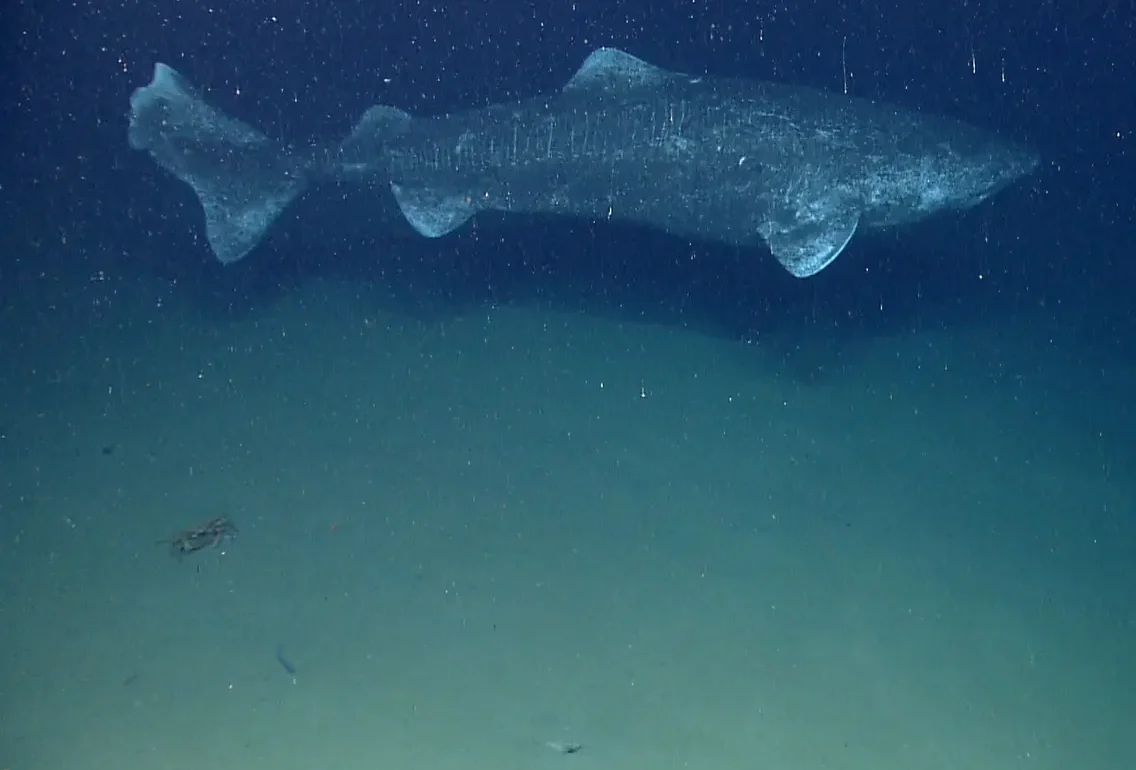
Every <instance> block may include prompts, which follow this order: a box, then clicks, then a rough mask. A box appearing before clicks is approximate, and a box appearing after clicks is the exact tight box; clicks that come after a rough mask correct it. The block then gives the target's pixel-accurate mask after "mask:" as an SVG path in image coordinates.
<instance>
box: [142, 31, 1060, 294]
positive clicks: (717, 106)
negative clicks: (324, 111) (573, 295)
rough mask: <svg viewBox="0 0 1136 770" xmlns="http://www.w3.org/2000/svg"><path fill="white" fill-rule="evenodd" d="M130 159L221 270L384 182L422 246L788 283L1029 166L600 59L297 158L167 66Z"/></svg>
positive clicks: (997, 153)
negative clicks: (504, 241) (537, 91)
mask: <svg viewBox="0 0 1136 770" xmlns="http://www.w3.org/2000/svg"><path fill="white" fill-rule="evenodd" d="M129 139H130V144H131V146H133V147H135V148H137V149H144V150H148V151H149V152H150V153H151V154H152V156H153V157H154V159H155V160H156V161H157V162H158V164H159V165H161V166H163V167H164V168H166V169H167V170H169V171H170V172H172V173H173V174H174V175H175V176H177V177H178V178H180V179H182V180H183V181H185V182H186V183H188V184H189V185H190V186H191V187H192V188H193V189H194V191H195V192H196V194H197V196H198V198H199V200H200V201H201V204H202V207H203V208H204V210H205V221H206V235H207V238H208V240H209V243H210V246H211V247H212V249H213V251H214V253H215V254H216V255H217V257H218V259H220V260H221V261H222V262H233V261H236V260H238V259H240V258H242V257H243V256H244V255H245V254H247V253H248V252H249V251H251V250H252V249H253V248H254V247H255V246H256V244H257V243H258V242H259V241H260V239H261V237H262V236H263V235H264V233H265V231H266V230H267V229H268V228H269V226H270V225H271V224H272V222H273V221H274V220H275V219H276V218H277V217H278V216H279V214H280V212H281V211H283V210H284V208H285V207H287V205H288V204H289V202H290V201H291V200H292V199H293V198H295V197H296V196H297V195H299V194H300V193H301V192H302V191H303V190H304V188H305V187H306V186H307V185H308V184H309V183H310V182H312V181H315V180H319V179H321V178H325V179H326V178H331V179H339V180H342V179H350V180H359V181H365V182H367V183H372V184H373V183H375V182H376V181H379V182H382V183H389V184H390V188H391V190H392V191H393V193H394V199H395V200H396V201H397V204H398V208H399V209H400V210H401V212H402V214H403V215H404V216H405V218H406V220H407V221H408V222H409V223H410V224H411V225H412V226H413V227H414V229H415V230H417V231H418V232H419V233H421V234H422V235H425V236H429V237H432V238H436V237H440V236H443V235H445V234H447V233H449V232H451V231H453V230H455V229H457V228H458V227H460V226H461V225H462V224H463V223H465V222H466V221H468V220H469V219H470V218H471V217H473V216H474V215H475V214H476V213H477V212H479V211H502V212H516V213H544V214H563V215H570V216H576V217H586V218H593V219H605V218H618V219H623V220H628V221H631V222H636V223H640V224H645V225H649V226H653V227H656V228H658V229H660V230H663V231H666V232H668V233H673V234H675V235H679V236H684V237H687V238H692V239H698V240H707V241H718V242H725V243H730V244H734V245H738V246H745V245H749V244H753V243H755V242H757V241H764V242H765V243H766V244H767V245H768V247H769V249H770V251H771V252H772V253H773V255H774V257H776V258H777V260H778V261H779V262H780V263H781V264H782V265H783V266H784V267H785V268H786V269H787V270H788V271H789V272H790V273H792V274H793V275H795V276H798V277H807V276H811V275H815V274H816V273H818V272H820V271H821V270H823V269H824V268H825V267H827V266H828V265H829V264H830V263H831V262H832V261H833V260H834V259H836V257H838V256H839V255H840V253H841V251H843V250H844V247H845V246H846V245H847V244H848V242H849V241H850V240H851V239H852V237H853V235H855V234H856V232H857V231H858V230H859V229H861V228H879V227H890V226H894V225H901V224H904V223H908V222H914V221H917V220H920V219H923V218H925V217H927V216H929V215H931V214H934V213H936V212H938V211H942V210H948V209H962V208H967V207H970V206H973V205H975V204H977V203H979V202H980V201H983V200H985V199H986V198H988V197H989V196H990V195H992V194H993V193H995V192H997V191H998V190H1000V189H1002V188H1003V187H1005V186H1006V185H1008V184H1010V183H1011V182H1013V181H1014V180H1016V179H1018V178H1020V177H1021V176H1023V175H1025V174H1027V173H1029V172H1031V171H1032V170H1033V169H1034V168H1036V166H1037V164H1038V158H1037V155H1036V154H1035V153H1033V152H1032V151H1031V150H1029V149H1027V148H1025V147H1022V146H1019V145H1016V144H1013V143H1011V142H1008V141H1005V140H1002V139H1000V138H998V137H996V136H994V135H992V134H990V133H988V132H985V131H982V130H980V129H977V128H974V127H972V126H969V125H966V124H964V123H960V122H957V121H953V120H948V119H945V118H939V117H934V116H929V115H921V114H918V113H915V112H911V111H908V110H903V109H901V108H898V107H894V106H890V105H886V104H879V103H874V102H870V101H866V100H863V99H854V98H849V97H846V96H841V95H838V94H832V93H827V92H823V91H816V90H812V89H807V88H796V87H790V86H782V85H775V84H771V83H762V82H755V81H745V80H733V79H720V78H700V77H690V76H688V75H682V74H679V73H674V72H670V71H667V70H663V69H660V68H658V67H654V66H652V65H650V64H647V63H646V62H643V61H641V60H639V59H636V58H635V57H633V56H631V55H629V54H626V53H624V52H622V51H619V50H616V49H612V48H601V49H599V50H597V51H595V52H594V53H593V54H592V55H591V56H589V57H588V59H587V60H586V61H585V62H584V64H583V66H582V67H581V68H580V69H579V71H577V73H576V74H575V76H573V78H572V79H571V80H570V81H569V82H568V84H567V85H566V86H565V87H564V88H563V89H562V90H561V91H560V92H559V93H556V94H552V95H549V96H545V97H536V98H533V99H529V100H527V101H523V102H520V103H516V104H498V105H491V106H489V107H484V108H480V109H473V110H466V111H462V112H457V113H453V114H449V115H443V116H438V117H430V118H415V117H412V116H410V115H408V114H407V113H405V112H402V111H400V110H397V109H395V108H393V107H387V106H376V107H372V108H371V109H369V110H368V111H367V112H366V114H365V115H364V117H363V119H362V121H360V123H359V125H358V126H357V127H356V128H355V130H354V131H353V132H352V133H351V135H350V136H349V137H348V138H347V139H346V140H345V141H344V142H343V143H342V144H340V145H339V146H337V147H332V148H323V149H318V148H312V149H309V150H304V151H296V150H290V149H288V148H285V147H283V146H281V145H279V144H278V143H276V142H274V141H272V140H271V139H269V138H268V137H266V136H264V135H263V134H261V133H259V132H258V131H256V130H255V129H253V128H251V127H249V126H246V125H245V124H243V123H240V122H239V121H236V120H234V119H232V118H229V117H228V116H226V115H223V114H222V113H220V112H218V111H217V110H215V109H213V108H212V107H210V106H209V105H208V104H206V103H205V102H204V101H203V100H202V99H201V98H200V97H199V96H198V95H197V94H196V93H195V92H194V91H193V89H192V87H191V86H189V84H188V83H187V82H186V81H185V80H184V79H182V78H181V77H180V76H179V75H178V74H177V73H176V72H175V71H174V70H172V69H171V68H169V67H167V66H165V65H163V64H158V65H157V66H156V67H155V73H154V79H153V81H152V82H151V83H150V84H149V85H147V86H144V87H142V88H139V89H137V90H136V91H135V92H134V94H133V95H132V97H131V121H130V132H129Z"/></svg>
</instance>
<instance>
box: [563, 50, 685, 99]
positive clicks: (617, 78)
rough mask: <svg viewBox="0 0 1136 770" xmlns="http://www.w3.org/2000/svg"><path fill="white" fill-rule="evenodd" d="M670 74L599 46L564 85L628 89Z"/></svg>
mask: <svg viewBox="0 0 1136 770" xmlns="http://www.w3.org/2000/svg"><path fill="white" fill-rule="evenodd" d="M670 77H671V73H670V72H667V71H666V70H665V69H663V68H662V67H656V66H655V65H653V64H648V63H647V62H645V61H643V60H642V59H636V58H635V57H634V56H632V55H631V54H629V53H625V52H623V51H621V50H619V49H618V48H597V49H596V50H595V51H593V52H592V54H591V56H589V57H588V58H587V59H585V60H584V63H583V64H582V65H580V69H578V70H576V74H575V75H573V76H572V79H571V80H569V81H568V83H567V84H565V86H564V90H565V91H582V90H592V89H600V90H605V91H610V90H613V89H620V90H623V89H627V88H632V87H635V86H649V85H652V84H655V83H662V82H663V81H665V80H667V79H668V78H670Z"/></svg>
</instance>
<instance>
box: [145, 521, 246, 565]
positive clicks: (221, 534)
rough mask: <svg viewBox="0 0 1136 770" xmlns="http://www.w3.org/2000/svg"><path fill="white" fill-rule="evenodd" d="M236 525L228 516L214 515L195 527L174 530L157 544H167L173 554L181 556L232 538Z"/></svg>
mask: <svg viewBox="0 0 1136 770" xmlns="http://www.w3.org/2000/svg"><path fill="white" fill-rule="evenodd" d="M237 532H239V530H238V529H237V525H236V524H234V523H233V520H232V519H230V518H229V517H228V516H216V517H214V518H212V519H209V521H206V522H203V523H201V524H198V525H197V526H196V527H190V528H189V529H183V530H182V531H181V532H175V533H174V534H172V535H170V536H169V537H167V538H165V539H164V540H159V541H158V543H159V544H165V545H169V547H170V553H171V554H172V555H173V556H176V557H178V559H181V557H183V556H185V555H186V554H189V553H195V552H197V551H200V550H201V549H203V548H210V547H212V548H216V547H217V546H219V545H221V543H222V542H223V541H225V540H232V539H233V538H235V537H236V536H237Z"/></svg>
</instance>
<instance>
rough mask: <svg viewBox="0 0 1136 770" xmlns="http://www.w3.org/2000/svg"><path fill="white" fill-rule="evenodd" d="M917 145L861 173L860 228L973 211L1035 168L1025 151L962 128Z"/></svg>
mask: <svg viewBox="0 0 1136 770" xmlns="http://www.w3.org/2000/svg"><path fill="white" fill-rule="evenodd" d="M917 145H918V146H914V147H908V148H901V149H900V150H899V151H898V152H896V153H895V154H894V155H893V156H892V157H890V158H889V162H888V163H881V164H878V165H876V167H875V168H871V169H866V173H865V175H864V177H863V179H864V183H865V184H864V191H863V192H864V196H865V199H866V203H867V205H866V207H865V211H864V224H866V225H869V226H872V227H886V226H890V225H897V224H903V223H904V222H911V221H916V220H919V219H923V218H925V217H927V216H929V215H931V214H934V213H936V212H938V211H943V210H960V209H967V208H970V207H972V206H976V205H978V204H979V203H981V202H983V201H985V200H986V199H987V198H989V197H991V196H992V195H994V194H995V193H997V192H998V191H999V190H1002V189H1003V188H1005V187H1007V186H1009V185H1010V184H1011V183H1013V182H1014V181H1015V180H1017V179H1020V178H1021V177H1023V176H1026V175H1027V174H1030V173H1032V172H1033V171H1034V170H1035V169H1036V168H1037V166H1038V163H1039V157H1038V155H1037V153H1036V152H1035V151H1033V150H1032V149H1030V148H1029V147H1026V146H1024V145H1020V144H1017V143H1014V142H1010V141H1007V140H1005V139H1002V138H1000V137H998V136H995V135H993V134H990V133H987V132H985V131H982V130H979V129H975V128H972V127H970V126H964V125H962V124H952V125H951V126H950V130H949V131H942V132H927V133H924V134H923V135H921V136H919V137H918V138H917Z"/></svg>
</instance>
